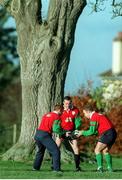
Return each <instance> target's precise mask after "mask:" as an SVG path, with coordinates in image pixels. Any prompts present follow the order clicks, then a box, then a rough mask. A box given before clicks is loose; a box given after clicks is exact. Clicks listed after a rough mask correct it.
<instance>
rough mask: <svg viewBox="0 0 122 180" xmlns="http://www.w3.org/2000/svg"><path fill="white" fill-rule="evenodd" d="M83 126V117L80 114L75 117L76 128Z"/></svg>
mask: <svg viewBox="0 0 122 180" xmlns="http://www.w3.org/2000/svg"><path fill="white" fill-rule="evenodd" d="M81 126H82V118H81V117H80V115H79V114H78V115H77V117H76V118H75V130H79V129H81Z"/></svg>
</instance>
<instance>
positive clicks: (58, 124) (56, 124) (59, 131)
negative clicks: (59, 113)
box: [52, 119, 63, 135]
mask: <svg viewBox="0 0 122 180" xmlns="http://www.w3.org/2000/svg"><path fill="white" fill-rule="evenodd" d="M52 131H53V132H54V133H56V134H59V135H61V134H62V133H63V131H62V128H61V121H60V120H59V119H58V120H55V121H54V122H53V126H52Z"/></svg>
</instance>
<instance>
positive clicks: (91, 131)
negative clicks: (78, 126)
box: [79, 121, 98, 136]
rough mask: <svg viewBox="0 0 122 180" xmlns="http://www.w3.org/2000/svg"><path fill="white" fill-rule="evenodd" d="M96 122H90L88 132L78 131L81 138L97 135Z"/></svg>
mask: <svg viewBox="0 0 122 180" xmlns="http://www.w3.org/2000/svg"><path fill="white" fill-rule="evenodd" d="M97 126H98V124H97V122H96V121H90V127H89V129H88V130H82V131H80V132H79V133H80V135H83V136H91V135H96V134H97Z"/></svg>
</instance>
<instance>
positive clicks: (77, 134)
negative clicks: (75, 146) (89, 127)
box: [75, 130, 83, 137]
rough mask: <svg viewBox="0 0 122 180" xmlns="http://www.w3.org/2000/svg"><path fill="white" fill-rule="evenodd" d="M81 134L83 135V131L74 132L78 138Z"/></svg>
mask: <svg viewBox="0 0 122 180" xmlns="http://www.w3.org/2000/svg"><path fill="white" fill-rule="evenodd" d="M82 133H83V130H81V131H78V130H76V132H75V135H76V136H77V137H80V136H81V135H82Z"/></svg>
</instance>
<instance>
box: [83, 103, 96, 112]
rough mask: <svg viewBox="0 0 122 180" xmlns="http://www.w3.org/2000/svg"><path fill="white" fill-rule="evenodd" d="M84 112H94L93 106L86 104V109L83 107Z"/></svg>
mask: <svg viewBox="0 0 122 180" xmlns="http://www.w3.org/2000/svg"><path fill="white" fill-rule="evenodd" d="M83 110H86V111H90V112H92V111H94V107H93V106H92V105H91V104H86V105H85V106H84V107H83Z"/></svg>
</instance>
